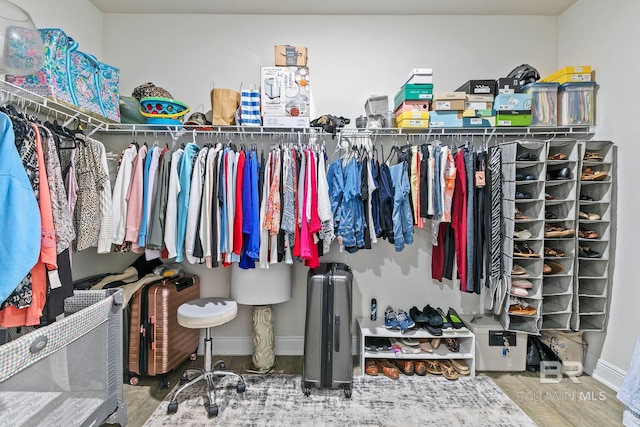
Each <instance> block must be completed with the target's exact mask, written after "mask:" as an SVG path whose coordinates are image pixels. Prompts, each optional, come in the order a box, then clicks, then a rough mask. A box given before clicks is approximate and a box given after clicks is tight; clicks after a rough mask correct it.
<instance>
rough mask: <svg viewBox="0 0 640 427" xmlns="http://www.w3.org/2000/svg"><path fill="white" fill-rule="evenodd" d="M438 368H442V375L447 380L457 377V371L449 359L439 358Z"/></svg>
mask: <svg viewBox="0 0 640 427" xmlns="http://www.w3.org/2000/svg"><path fill="white" fill-rule="evenodd" d="M440 369H441V370H442V376H443V377H445V378H446V379H448V380H452V381H455V380H457V379H458V377H459V375H458V371H456V369H455V368H454V367H453V364H452V363H451V361H450V360H441V361H440Z"/></svg>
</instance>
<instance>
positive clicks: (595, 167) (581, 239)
mask: <svg viewBox="0 0 640 427" xmlns="http://www.w3.org/2000/svg"><path fill="white" fill-rule="evenodd" d="M582 148H583V150H582V153H581V154H582V155H581V158H582V168H581V174H580V180H579V196H578V202H579V203H578V206H579V213H578V230H577V231H578V235H577V236H578V237H577V240H578V263H577V269H578V272H577V284H576V288H575V296H574V316H573V319H572V325H571V326H572V329H574V330H584V331H589V330H591V331H600V330H603V329H604V327H605V322H606V317H607V306H608V298H607V297H608V294H609V284H610V283H611V282H610V280H611V278H610V273H611V263H612V261H613V251H612V250H611V240H612V235H611V232H612V226H611V225H612V219H614V218H613V212H614V194H615V192H614V180H615V176H614V173H615V169H616V168H615V164H614V162H615V145H614V144H613V143H612V142H610V141H586V142H585V143H584V145H583V147H582ZM605 172H606V174H605ZM581 249H582V250H581Z"/></svg>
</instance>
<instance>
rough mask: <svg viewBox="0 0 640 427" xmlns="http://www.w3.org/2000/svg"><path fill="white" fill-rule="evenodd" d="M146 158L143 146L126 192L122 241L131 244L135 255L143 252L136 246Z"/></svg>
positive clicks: (145, 149) (140, 221)
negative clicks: (124, 227)
mask: <svg viewBox="0 0 640 427" xmlns="http://www.w3.org/2000/svg"><path fill="white" fill-rule="evenodd" d="M146 156H147V146H146V145H143V146H142V147H140V150H139V151H138V155H137V156H136V160H135V163H134V165H133V174H132V175H131V183H130V184H129V190H128V191H127V222H126V224H127V231H126V234H125V236H124V240H125V241H127V242H131V250H132V251H133V252H137V253H141V252H143V251H144V249H142V248H140V246H138V235H139V234H140V224H141V223H142V202H143V198H142V195H143V185H144V181H143V178H144V161H145V158H146Z"/></svg>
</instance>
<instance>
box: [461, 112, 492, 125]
mask: <svg viewBox="0 0 640 427" xmlns="http://www.w3.org/2000/svg"><path fill="white" fill-rule="evenodd" d="M495 125H496V112H495V110H491V109H479V110H464V111H463V112H462V126H463V127H465V128H467V127H469V128H476V127H482V128H486V127H494V126H495Z"/></svg>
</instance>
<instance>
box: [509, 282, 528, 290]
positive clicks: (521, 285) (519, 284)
mask: <svg viewBox="0 0 640 427" xmlns="http://www.w3.org/2000/svg"><path fill="white" fill-rule="evenodd" d="M511 286H515V287H516V288H522V289H531V288H533V283H531V282H530V281H528V280H514V281H513V282H511Z"/></svg>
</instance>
